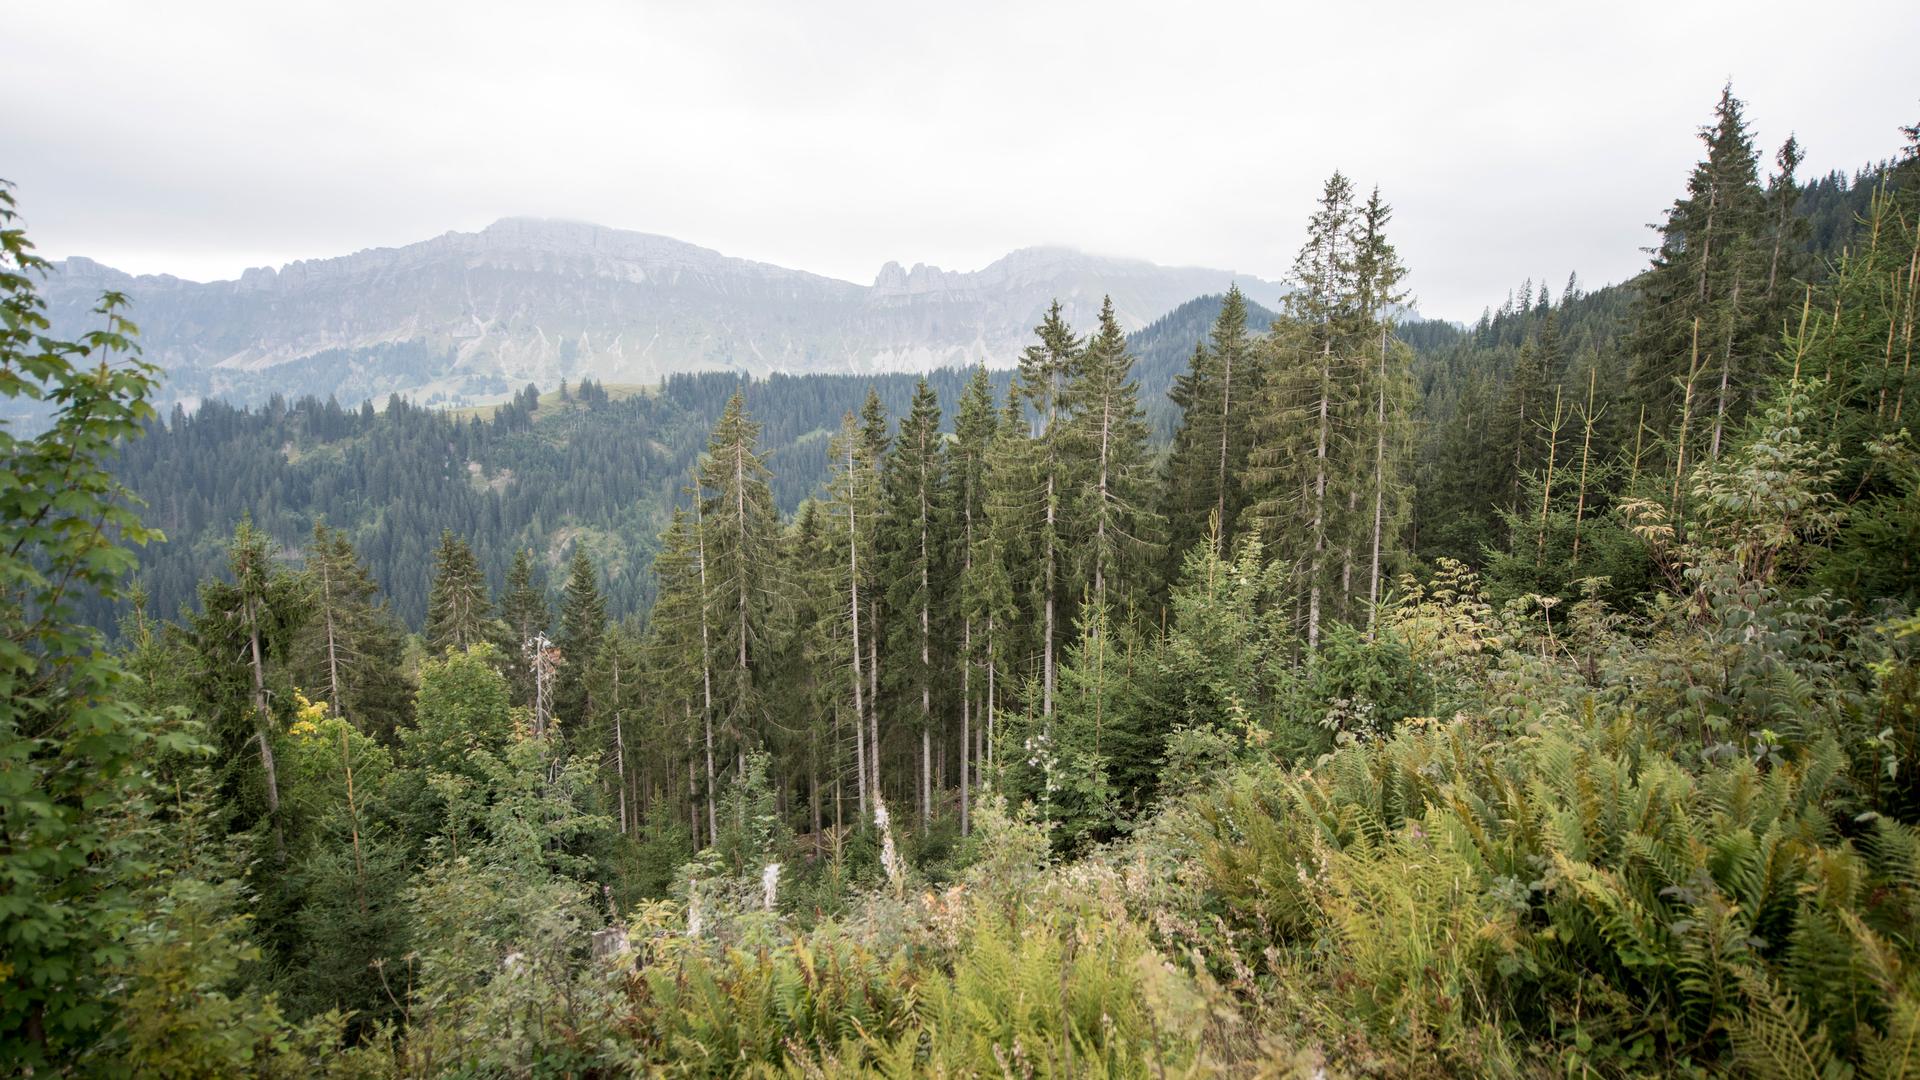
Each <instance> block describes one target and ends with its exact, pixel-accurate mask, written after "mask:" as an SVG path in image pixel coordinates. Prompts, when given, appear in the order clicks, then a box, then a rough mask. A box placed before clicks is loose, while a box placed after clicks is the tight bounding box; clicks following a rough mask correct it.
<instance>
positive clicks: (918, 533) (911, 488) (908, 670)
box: [881, 380, 947, 826]
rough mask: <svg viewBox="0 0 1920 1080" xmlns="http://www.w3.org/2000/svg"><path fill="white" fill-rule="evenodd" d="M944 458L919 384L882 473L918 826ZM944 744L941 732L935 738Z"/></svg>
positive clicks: (893, 651)
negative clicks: (916, 770)
mask: <svg viewBox="0 0 1920 1080" xmlns="http://www.w3.org/2000/svg"><path fill="white" fill-rule="evenodd" d="M946 469H947V463H946V454H945V449H944V445H943V443H942V441H941V438H940V405H939V402H938V401H937V400H936V399H935V398H934V395H933V389H932V388H931V387H929V386H928V385H927V384H926V381H925V380H922V381H921V382H920V385H919V386H918V387H917V388H916V389H915V390H914V395H913V404H912V406H911V407H910V408H909V410H908V412H907V415H906V416H904V417H902V418H901V420H900V431H899V433H898V435H897V436H896V437H895V439H894V443H893V453H892V454H891V455H889V456H888V458H887V461H886V468H885V472H884V482H885V488H886V500H885V506H884V510H883V520H884V522H885V529H886V535H885V536H884V538H883V540H882V542H881V553H882V564H881V565H882V567H883V571H884V575H885V580H886V581H887V582H888V589H887V598H886V599H887V610H888V611H889V612H891V613H892V616H891V618H890V619H889V622H888V626H889V631H890V633H889V635H888V639H887V652H888V654H889V656H891V657H893V658H894V659H893V660H892V663H891V665H890V667H891V674H892V678H891V680H890V682H891V684H892V690H893V700H894V701H895V703H896V710H895V715H896V716H897V717H898V718H899V719H900V720H901V721H903V722H904V723H905V724H906V725H907V726H909V727H911V728H914V729H917V730H918V731H919V732H920V783H919V795H920V799H919V802H920V820H921V824H922V825H923V826H924V825H926V824H927V823H928V822H930V821H931V819H932V807H933V740H934V734H935V733H934V726H935V725H934V710H933V684H934V679H935V668H934V663H933V660H934V656H933V635H934V629H935V628H934V623H933V608H934V602H935V589H936V587H942V586H944V582H940V581H936V579H935V575H936V573H937V572H938V570H939V568H940V567H941V564H942V562H943V559H942V554H941V551H940V544H941V529H942V526H943V521H942V518H943V517H944V511H945V500H946ZM941 737H942V740H943V742H944V738H945V733H944V732H942V733H941Z"/></svg>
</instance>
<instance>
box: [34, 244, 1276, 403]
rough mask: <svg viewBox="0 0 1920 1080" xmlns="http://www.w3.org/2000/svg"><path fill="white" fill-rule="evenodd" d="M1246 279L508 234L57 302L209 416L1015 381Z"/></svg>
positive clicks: (89, 292)
mask: <svg viewBox="0 0 1920 1080" xmlns="http://www.w3.org/2000/svg"><path fill="white" fill-rule="evenodd" d="M1236 282H1237V283H1238V284H1239V285H1240V287H1241V288H1242V290H1243V291H1246V292H1247V293H1248V294H1249V295H1250V296H1252V297H1254V298H1255V299H1258V300H1260V301H1262V302H1265V303H1268V304H1271V303H1274V302H1275V301H1276V300H1277V298H1278V296H1279V295H1280V294H1281V292H1282V291H1283V286H1281V285H1279V284H1277V283H1274V282H1266V281H1261V280H1259V279H1257V278H1253V277H1250V276H1246V275H1236V274H1234V273H1232V272H1230V271H1224V270H1210V269H1204V268H1194V267H1164V266H1158V265H1155V264H1153V263H1149V262H1145V261H1142V260H1135V259H1120V258H1112V257H1107V256H1097V255H1089V254H1086V253H1083V252H1079V251H1075V250H1073V249H1070V248H1062V247H1039V248H1026V249H1022V250H1019V251H1015V252H1013V253H1011V254H1009V255H1007V256H1005V257H1004V258H1001V259H999V260H997V261H995V262H994V263H992V264H990V265H988V266H986V267H983V268H981V269H979V270H973V271H951V270H943V269H941V268H939V267H935V266H928V265H925V264H915V265H914V266H913V267H912V268H911V269H908V268H905V267H903V266H901V265H900V264H899V263H891V262H890V263H888V264H887V265H886V266H884V267H882V268H881V270H880V272H879V274H878V275H877V276H876V277H875V279H874V282H873V284H872V285H859V284H855V283H853V282H848V281H842V280H839V279H836V278H831V277H826V276H823V275H819V274H813V273H808V272H806V271H801V270H793V269H788V268H786V267H780V266H775V265H772V264H769V263H762V262H755V261H753V260H749V259H741V258H736V257H732V256H728V255H725V254H722V253H720V252H717V251H713V250H711V249H708V248H703V247H700V246H698V245H694V244H689V243H686V242H683V241H680V240H675V239H672V238H670V237H665V236H657V235H653V234H648V233H639V232H631V231H627V230H622V229H613V228H607V227H604V226H599V225H590V224H585V223H579V222H567V221H550V220H542V219H531V218H507V219H503V220H501V221H498V222H495V223H494V224H493V225H490V226H488V227H487V228H485V229H482V230H480V231H478V232H448V233H444V234H442V235H440V236H437V237H434V238H432V239H429V240H425V241H421V242H419V243H415V244H409V245H406V246H403V247H395V248H374V249H369V250H366V251H361V252H357V253H355V254H352V255H346V256H341V257H338V258H328V259H310V260H301V261H298V262H293V263H289V264H287V265H286V266H284V267H281V268H279V269H278V270H275V269H270V268H259V269H253V270H248V271H247V272H245V273H244V274H242V275H241V276H240V277H239V278H237V279H235V280H231V281H215V282H206V283H200V282H191V281H186V280H183V279H180V278H176V277H172V276H170V275H142V276H138V277H136V276H133V275H130V274H126V273H123V272H121V271H118V270H114V269H112V268H110V267H106V266H103V265H101V264H100V263H98V262H95V261H93V260H91V259H86V258H79V257H76V258H69V259H65V260H61V261H59V262H57V263H55V264H54V272H53V273H52V275H51V276H50V278H49V280H48V282H47V288H46V295H47V296H48V298H49V302H50V308H51V313H52V315H53V318H54V322H55V329H56V332H60V333H76V332H79V331H81V330H84V329H85V328H86V327H87V326H89V325H91V324H90V321H89V317H88V312H89V310H90V309H91V307H92V306H93V304H94V303H95V302H96V301H97V299H98V296H99V294H100V292H102V291H103V290H106V289H114V290H118V291H121V292H124V293H126V294H127V295H128V296H130V297H131V298H132V300H133V302H134V308H133V318H134V320H135V321H136V322H137V323H138V324H139V325H140V327H141V342H142V347H143V349H144V352H145V355H146V356H147V358H148V359H150V360H153V361H155V362H157V363H159V364H161V365H162V366H163V367H165V368H166V369H167V371H168V375H169V382H168V393H169V395H170V396H171V397H172V398H173V399H174V400H179V401H183V402H186V403H189V404H191V403H192V402H193V401H195V400H198V399H200V398H204V397H209V396H219V397H223V398H226V399H229V400H233V401H237V402H251V401H262V400H265V399H266V398H267V397H268V396H270V395H272V394H275V393H278V394H283V395H289V396H291V395H298V394H303V393H313V394H317V395H320V396H325V395H328V394H332V395H334V396H336V397H338V398H339V399H340V400H342V401H345V402H349V403H352V402H357V401H358V400H360V399H363V398H369V397H371V398H384V397H385V395H387V394H389V393H400V394H404V395H407V396H410V397H413V398H414V399H416V400H419V401H422V402H426V403H440V404H480V403H485V402H489V401H497V400H500V399H502V398H504V397H506V396H507V395H508V394H510V393H512V392H513V391H515V390H517V389H519V388H520V387H521V386H524V385H525V384H527V383H529V382H533V383H538V384H540V385H542V386H552V385H554V384H556V383H558V382H559V381H560V380H562V379H578V378H581V377H583V376H590V377H592V378H595V379H600V380H606V381H615V382H654V381H657V380H658V379H660V378H661V377H663V376H665V375H668V374H671V373H674V372H681V371H704V370H735V371H742V372H747V373H752V374H755V375H765V374H769V373H772V372H775V371H783V372H788V373H795V374H804V373H809V372H831V373H839V374H847V373H853V374H865V373H879V372H899V371H918V370H927V369H931V368H934V367H938V366H943V365H963V364H972V363H986V364H989V365H992V366H1006V365H1010V364H1012V363H1014V362H1015V361H1016V360H1017V359H1018V356H1019V352H1020V349H1021V348H1023V347H1024V346H1025V345H1026V344H1027V339H1028V337H1029V336H1030V334H1031V329H1032V327H1033V325H1034V324H1035V323H1036V322H1037V321H1038V320H1039V318H1040V315H1041V313H1042V312H1043V311H1044V310H1045V308H1046V305H1047V304H1048V303H1050V302H1051V301H1052V300H1053V299H1054V298H1056V297H1057V298H1058V299H1059V300H1060V301H1061V302H1062V304H1063V305H1064V306H1065V307H1066V310H1067V314H1068V317H1069V318H1070V319H1071V320H1072V321H1073V322H1074V323H1075V325H1076V326H1080V327H1089V326H1091V324H1092V322H1093V320H1094V317H1095V315H1096V313H1097V311H1098V308H1099V304H1100V299H1101V297H1102V296H1105V295H1111V296H1112V297H1113V300H1114V305H1115V308H1116V311H1117V312H1118V313H1119V316H1120V319H1121V322H1122V323H1123V325H1124V326H1125V327H1126V329H1128V330H1135V329H1139V328H1141V327H1143V326H1145V325H1147V324H1148V323H1150V322H1152V321H1153V320H1154V319H1157V318H1159V317H1160V316H1162V315H1165V314H1166V313H1167V312H1169V311H1171V310H1173V309H1174V308H1175V307H1177V306H1178V305H1180V304H1181V303H1183V302H1185V301H1187V300H1189V299H1192V298H1193V297H1196V296H1200V295H1204V294H1208V293H1217V292H1221V291H1223V290H1225V289H1226V288H1227V286H1228V285H1229V284H1233V283H1236Z"/></svg>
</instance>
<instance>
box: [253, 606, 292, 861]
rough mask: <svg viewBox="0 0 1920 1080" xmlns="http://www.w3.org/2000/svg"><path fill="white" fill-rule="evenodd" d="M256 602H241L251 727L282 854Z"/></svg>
mask: <svg viewBox="0 0 1920 1080" xmlns="http://www.w3.org/2000/svg"><path fill="white" fill-rule="evenodd" d="M256 603H257V601H255V600H253V599H251V598H249V599H247V600H246V601H245V609H244V610H245V612H246V617H247V648H248V650H249V651H250V653H251V659H252V665H251V666H252V670H253V708H254V712H255V713H256V714H257V717H258V719H257V720H256V722H255V727H254V740H255V741H256V742H258V743H259V744H260V768H261V770H262V771H263V772H264V773H265V774H266V780H267V816H268V817H270V818H272V819H273V846H274V850H275V851H277V852H279V853H280V855H281V856H282V857H284V856H285V855H286V853H287V839H286V833H285V832H284V831H283V830H282V829H281V827H280V770H279V769H278V768H276V767H275V765H274V763H273V738H272V736H271V734H269V733H270V732H271V731H272V730H273V711H272V710H271V709H269V708H267V676H266V665H265V662H264V660H263V658H262V657H261V654H260V623H259V619H260V616H259V612H258V611H256V610H255V604H256Z"/></svg>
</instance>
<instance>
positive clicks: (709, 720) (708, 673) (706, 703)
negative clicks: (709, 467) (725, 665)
mask: <svg viewBox="0 0 1920 1080" xmlns="http://www.w3.org/2000/svg"><path fill="white" fill-rule="evenodd" d="M693 535H694V538H695V545H694V550H695V552H696V555H695V558H696V561H697V562H698V563H699V566H700V702H701V709H700V723H701V727H702V728H704V729H705V731H706V741H707V840H708V842H712V840H713V838H714V837H716V836H719V835H720V820H719V816H718V814H717V813H716V812H715V810H714V806H713V789H714V776H713V641H712V638H711V637H710V631H709V629H708V626H707V524H706V512H705V508H704V507H703V506H702V499H701V498H700V488H699V485H698V482H697V481H696V483H695V486H694V490H693Z"/></svg>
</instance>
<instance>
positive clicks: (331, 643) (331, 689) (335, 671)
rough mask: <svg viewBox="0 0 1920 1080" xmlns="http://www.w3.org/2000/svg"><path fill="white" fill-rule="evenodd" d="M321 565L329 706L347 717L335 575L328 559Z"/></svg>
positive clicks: (321, 611)
mask: <svg viewBox="0 0 1920 1080" xmlns="http://www.w3.org/2000/svg"><path fill="white" fill-rule="evenodd" d="M318 562H319V563H320V613H321V618H323V619H324V620H325V621H326V631H327V704H329V705H331V706H333V715H335V716H345V715H346V713H344V712H343V711H341V708H340V644H339V640H338V638H337V636H336V635H335V633H334V624H333V616H334V610H333V574H332V567H330V566H329V565H328V564H327V560H326V558H325V557H324V555H323V557H322V558H320V559H319V560H318Z"/></svg>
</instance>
